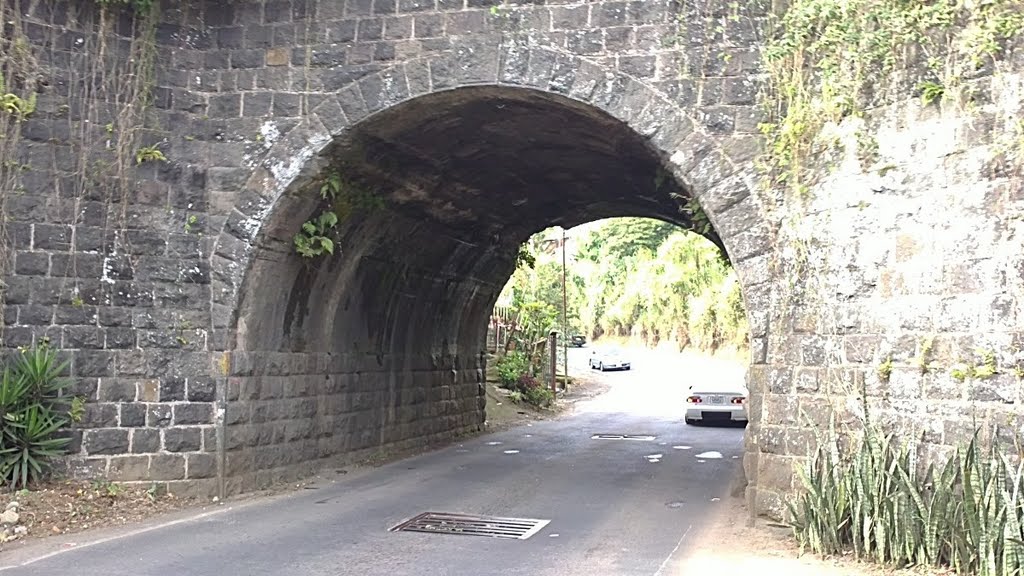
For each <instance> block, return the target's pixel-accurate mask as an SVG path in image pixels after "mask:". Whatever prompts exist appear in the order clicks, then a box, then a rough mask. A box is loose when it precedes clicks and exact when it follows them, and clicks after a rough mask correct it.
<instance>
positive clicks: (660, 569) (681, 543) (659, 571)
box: [654, 524, 693, 576]
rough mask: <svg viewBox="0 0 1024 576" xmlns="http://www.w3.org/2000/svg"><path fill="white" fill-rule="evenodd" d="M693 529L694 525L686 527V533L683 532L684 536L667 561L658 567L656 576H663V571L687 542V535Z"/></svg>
mask: <svg viewBox="0 0 1024 576" xmlns="http://www.w3.org/2000/svg"><path fill="white" fill-rule="evenodd" d="M691 528H693V524H691V525H689V526H687V527H686V531H685V532H683V535H682V536H681V537H680V538H679V542H676V547H675V548H673V549H672V551H671V552H669V554H668V556H667V557H666V558H665V561H664V562H662V563H661V566H658V571H657V572H655V573H654V576H661V573H662V571H663V570H665V567H666V566H668V563H669V562H670V561H671V560H672V557H673V556H675V554H676V552H678V551H679V547H680V546H682V545H683V540H686V535H687V534H689V533H690V529H691Z"/></svg>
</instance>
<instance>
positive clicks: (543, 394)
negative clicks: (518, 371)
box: [516, 374, 555, 408]
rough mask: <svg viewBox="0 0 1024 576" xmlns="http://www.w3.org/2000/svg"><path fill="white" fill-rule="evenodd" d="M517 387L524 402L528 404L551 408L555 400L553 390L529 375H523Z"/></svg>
mask: <svg viewBox="0 0 1024 576" xmlns="http://www.w3.org/2000/svg"><path fill="white" fill-rule="evenodd" d="M516 386H517V388H518V390H519V392H520V393H521V394H522V398H523V400H524V401H526V403H527V404H533V405H534V406H539V407H541V408H543V407H546V406H550V405H551V402H552V401H553V400H554V398H555V396H554V394H553V393H552V392H551V390H549V389H548V388H547V387H545V386H544V385H543V384H542V383H541V382H540V381H539V380H537V379H536V378H534V377H533V376H530V375H529V374H523V375H522V376H520V377H519V381H518V382H517V383H516Z"/></svg>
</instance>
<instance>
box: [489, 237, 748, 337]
mask: <svg viewBox="0 0 1024 576" xmlns="http://www.w3.org/2000/svg"><path fill="white" fill-rule="evenodd" d="M569 234H570V238H572V240H571V242H570V246H571V248H570V251H569V254H567V257H568V258H567V259H568V264H567V267H566V279H565V287H566V290H565V292H566V295H565V296H566V301H567V302H566V306H565V308H566V312H567V317H566V325H567V328H568V332H569V335H570V336H571V335H574V334H581V335H584V336H586V337H587V339H588V340H596V339H600V338H612V339H627V340H631V341H634V342H637V343H643V344H645V345H648V346H656V345H659V344H665V343H669V344H670V345H671V346H673V347H675V349H677V350H680V351H681V350H684V349H693V350H697V351H702V352H715V351H717V350H719V349H723V348H729V349H742V348H744V347H745V346H746V338H747V323H746V314H745V312H744V308H743V297H742V294H741V292H740V286H739V282H738V281H737V277H736V273H735V271H734V270H733V269H732V267H731V266H730V265H729V263H728V261H727V260H726V259H725V258H724V256H723V255H722V253H721V251H720V250H719V249H718V248H717V247H716V246H715V245H714V244H712V243H711V242H709V241H708V240H706V239H705V238H703V237H702V236H700V235H698V234H694V233H692V232H686V231H684V230H682V229H680V228H678V227H676V226H674V225H672V224H668V223H666V222H661V221H658V220H651V219H646V218H614V219H609V220H604V221H601V222H598V223H595V224H594V225H592V226H590V227H589V230H587V229H583V230H582V231H581V229H580V228H576V229H573V230H570V231H569ZM561 238H562V237H561V231H560V230H554V229H551V230H545V231H542V232H540V233H538V234H536V235H534V236H533V237H532V238H531V239H530V240H529V241H528V242H527V243H526V245H525V246H524V251H525V257H524V258H521V259H520V266H519V268H518V269H517V270H516V272H515V274H513V275H512V278H511V279H510V280H509V282H508V284H507V285H506V287H505V290H504V292H503V293H502V296H501V298H500V299H499V303H504V304H505V305H507V306H508V308H509V309H510V310H511V311H512V314H513V316H514V317H515V319H516V324H517V330H516V332H515V333H514V334H513V335H512V338H511V340H512V344H511V345H510V346H511V347H516V346H519V347H522V346H523V345H525V344H526V343H531V342H536V341H539V340H540V339H542V338H543V337H544V336H545V335H546V334H547V333H548V332H549V331H551V330H556V331H558V332H559V333H561V332H562V331H563V328H562V309H563V306H562V261H561V244H560V242H561Z"/></svg>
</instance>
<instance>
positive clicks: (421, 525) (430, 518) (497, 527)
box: [390, 512, 551, 540]
mask: <svg viewBox="0 0 1024 576" xmlns="http://www.w3.org/2000/svg"><path fill="white" fill-rule="evenodd" d="M550 522H551V521H550V520H533V519H530V518H499V517H497V516H473V515H469V514H447V513H443V512H424V513H423V514H420V515H419V516H416V517H414V518H411V519H409V520H406V521H405V522H402V523H401V524H399V525H398V526H395V527H394V528H392V529H391V530H390V532H429V533H432V534H462V535H464V536H489V537H491V538H510V539H513V540H526V539H527V538H529V537H530V536H533V535H534V534H536V533H537V532H540V531H541V529H543V528H544V527H545V526H547V525H548V524H549V523H550Z"/></svg>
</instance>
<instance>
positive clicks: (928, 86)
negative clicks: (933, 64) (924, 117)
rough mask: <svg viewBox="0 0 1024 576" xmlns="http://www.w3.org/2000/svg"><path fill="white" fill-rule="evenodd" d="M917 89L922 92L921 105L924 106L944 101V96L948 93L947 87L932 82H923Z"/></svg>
mask: <svg viewBox="0 0 1024 576" xmlns="http://www.w3.org/2000/svg"><path fill="white" fill-rule="evenodd" d="M917 89H918V90H919V91H920V92H921V104H922V105H924V106H927V105H929V104H931V103H932V102H938V101H939V100H942V96H943V95H944V94H945V93H946V88H945V86H943V85H942V84H939V83H938V82H932V81H931V80H928V81H925V82H921V83H920V84H918V85H917Z"/></svg>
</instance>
